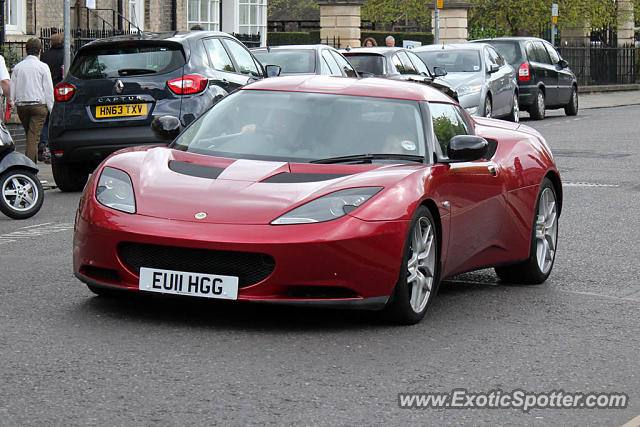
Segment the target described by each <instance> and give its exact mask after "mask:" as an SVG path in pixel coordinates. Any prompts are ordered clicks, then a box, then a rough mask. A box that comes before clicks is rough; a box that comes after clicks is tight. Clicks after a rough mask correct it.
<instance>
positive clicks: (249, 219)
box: [73, 76, 562, 324]
mask: <svg viewBox="0 0 640 427" xmlns="http://www.w3.org/2000/svg"><path fill="white" fill-rule="evenodd" d="M265 106H268V108H265ZM238 111H241V112H242V114H238ZM154 123H156V124H158V125H157V126H156V127H155V128H156V130H157V131H158V132H159V133H161V134H166V135H167V136H169V137H172V136H173V135H174V133H175V132H176V131H177V130H178V129H179V123H178V121H177V119H176V118H175V117H165V118H160V119H157V121H155V122H154ZM427 129H428V130H429V131H428V132H427ZM432 129H433V130H432ZM514 164H515V165H516V166H515V167H514ZM561 208H562V187H561V182H560V175H559V174H558V170H557V168H556V166H555V164H554V161H553V156H552V154H551V151H550V149H549V146H548V145H547V144H546V142H545V140H544V139H543V138H542V136H541V135H540V134H539V133H538V132H536V131H535V130H533V129H531V128H529V127H527V126H524V125H514V124H512V123H508V122H503V121H497V120H493V119H487V118H476V119H473V118H471V116H469V115H468V114H467V113H466V112H465V110H464V109H463V108H462V107H460V106H459V105H458V104H456V103H455V102H453V101H452V100H451V98H450V97H448V96H446V95H444V94H442V93H441V92H439V91H437V90H435V89H434V88H431V87H429V86H426V85H419V84H415V83H408V82H402V81H393V80H388V79H378V78H366V79H336V78H333V77H329V76H288V77H279V78H277V79H265V80H262V81H259V82H256V83H252V84H249V85H247V86H244V87H243V88H241V89H240V90H238V91H237V92H236V93H234V94H231V95H229V96H228V97H226V98H224V99H223V100H222V101H220V102H219V103H217V104H216V105H215V106H213V108H211V109H210V110H209V111H208V112H206V113H205V114H204V115H203V116H202V117H200V118H199V119H197V120H196V121H195V122H194V123H193V124H192V125H191V126H189V127H188V128H187V129H186V130H185V131H184V132H182V134H180V135H179V136H178V137H177V138H176V139H175V140H174V141H173V143H172V144H171V145H170V146H169V147H162V146H161V147H155V148H152V147H142V148H130V149H127V150H124V151H122V152H120V153H119V154H116V155H114V156H112V157H110V158H109V159H107V160H106V162H104V163H102V164H101V165H100V167H99V168H98V169H97V170H96V171H95V173H94V174H93V175H92V177H91V178H90V180H89V182H88V183H87V186H86V188H85V190H84V194H83V196H82V198H81V201H80V205H79V208H78V214H77V215H76V224H75V229H74V230H75V232H74V239H73V265H74V271H75V274H76V276H77V277H78V278H79V279H80V280H81V281H83V282H84V283H86V284H87V285H88V287H89V289H90V290H91V291H93V292H95V293H97V294H99V295H100V294H111V295H113V294H117V293H118V292H119V291H130V292H140V291H141V292H158V293H164V294H177V295H184V296H191V297H205V298H222V299H227V300H242V301H268V302H272V303H289V304H299V305H320V306H330V305H336V306H346V307H360V308H368V309H375V308H378V309H386V310H387V311H388V312H389V314H391V315H392V316H393V317H394V318H395V319H396V320H397V321H398V322H400V323H407V324H408V323H416V322H418V321H420V319H421V318H422V317H423V316H424V314H425V311H426V310H427V307H428V306H429V304H430V303H431V302H432V301H433V297H434V296H435V294H436V292H437V290H438V284H439V282H440V279H441V278H446V277H449V276H452V275H454V274H458V273H461V272H464V271H469V270H475V269H478V268H485V267H494V266H495V268H496V272H497V274H498V275H499V277H500V278H502V279H503V280H504V281H507V282H515V283H542V282H544V281H545V280H546V278H547V277H548V276H549V273H550V272H551V269H552V266H553V263H554V258H555V248H556V245H557V238H558V218H559V216H560V211H561Z"/></svg>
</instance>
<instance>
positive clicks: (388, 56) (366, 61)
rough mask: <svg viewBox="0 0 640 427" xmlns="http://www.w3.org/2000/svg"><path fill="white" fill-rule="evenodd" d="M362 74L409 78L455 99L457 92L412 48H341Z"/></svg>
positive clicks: (365, 75)
mask: <svg viewBox="0 0 640 427" xmlns="http://www.w3.org/2000/svg"><path fill="white" fill-rule="evenodd" d="M342 53H343V54H344V56H346V57H347V59H348V60H349V62H351V64H353V66H354V68H355V69H356V71H357V72H358V74H360V75H361V76H363V77H367V76H375V77H384V78H388V79H395V80H408V81H413V82H418V83H424V84H428V85H432V86H433V87H435V88H436V89H439V90H440V91H441V92H443V93H446V94H447V95H449V96H450V97H451V98H453V99H454V100H455V101H457V100H458V94H457V93H456V91H455V90H454V89H453V88H452V87H451V85H450V84H449V83H447V82H446V81H444V80H442V78H441V77H442V76H443V75H444V73H442V74H441V75H438V74H435V73H432V72H431V70H429V68H428V67H427V66H426V65H425V64H424V62H422V60H421V59H420V58H418V57H417V56H416V55H415V54H414V53H412V52H411V51H410V50H409V49H404V48H401V47H362V48H356V49H349V50H344V51H342Z"/></svg>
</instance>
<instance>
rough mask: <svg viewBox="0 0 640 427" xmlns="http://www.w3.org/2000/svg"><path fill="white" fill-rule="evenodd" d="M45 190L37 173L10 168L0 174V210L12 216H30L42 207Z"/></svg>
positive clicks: (23, 217)
mask: <svg viewBox="0 0 640 427" xmlns="http://www.w3.org/2000/svg"><path fill="white" fill-rule="evenodd" d="M43 202H44V190H43V189H42V184H40V180H39V179H38V177H37V176H36V174H35V173H33V172H31V171H30V170H27V169H22V168H14V169H9V170H8V171H6V172H5V173H3V174H2V175H0V211H2V213H4V214H5V215H7V216H8V217H10V218H14V219H26V218H30V217H32V216H33V215H35V214H36V213H38V211H39V210H40V208H41V207H42V203H43Z"/></svg>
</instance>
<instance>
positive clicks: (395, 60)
mask: <svg viewBox="0 0 640 427" xmlns="http://www.w3.org/2000/svg"><path fill="white" fill-rule="evenodd" d="M391 62H392V63H393V65H395V67H396V68H397V69H398V72H399V73H400V74H407V72H406V71H405V70H404V65H403V64H402V62H401V61H400V58H399V57H398V55H397V54H396V55H393V56H392V57H391Z"/></svg>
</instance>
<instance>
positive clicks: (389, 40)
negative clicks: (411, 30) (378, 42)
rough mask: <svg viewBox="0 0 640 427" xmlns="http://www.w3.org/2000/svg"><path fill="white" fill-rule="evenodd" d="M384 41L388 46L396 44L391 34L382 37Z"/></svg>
mask: <svg viewBox="0 0 640 427" xmlns="http://www.w3.org/2000/svg"><path fill="white" fill-rule="evenodd" d="M384 43H385V44H386V45H387V46H389V47H393V46H395V45H396V39H394V38H393V36H392V35H388V36H387V38H385V39H384Z"/></svg>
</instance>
